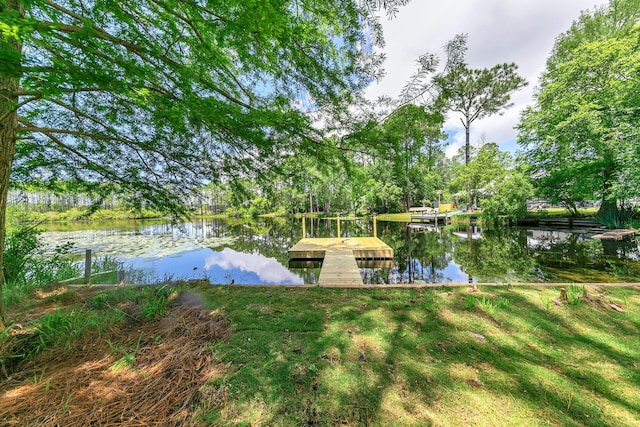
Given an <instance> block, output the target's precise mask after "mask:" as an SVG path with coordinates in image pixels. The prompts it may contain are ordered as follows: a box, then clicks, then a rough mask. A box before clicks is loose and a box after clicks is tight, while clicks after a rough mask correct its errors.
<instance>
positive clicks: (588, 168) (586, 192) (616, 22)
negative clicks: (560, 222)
mask: <svg viewBox="0 0 640 427" xmlns="http://www.w3.org/2000/svg"><path fill="white" fill-rule="evenodd" d="M639 18H640V3H639V2H638V0H621V1H617V0H616V1H611V2H610V3H609V4H608V5H606V6H602V7H600V8H597V9H594V10H593V11H589V12H586V13H584V14H582V15H581V16H580V18H579V19H578V20H577V21H575V22H574V23H573V25H572V27H571V28H570V29H569V30H568V31H567V32H566V33H564V34H562V35H561V36H560V37H558V39H557V41H556V44H555V47H554V50H553V52H552V54H551V57H550V58H549V60H548V62H547V69H546V70H545V72H544V73H543V74H542V76H541V77H540V86H539V89H538V91H537V93H536V104H535V105H534V106H533V107H530V108H527V109H525V110H524V112H523V114H522V120H521V123H520V125H519V126H518V129H519V141H520V143H521V144H522V145H523V146H524V147H525V148H526V156H525V157H526V161H527V163H529V165H530V167H531V169H530V173H531V176H532V178H533V179H534V183H535V185H536V187H537V189H538V192H539V194H540V196H541V197H544V198H547V199H549V200H550V201H552V202H560V203H564V204H565V205H567V207H568V208H570V209H571V210H573V211H575V202H577V201H582V200H601V201H602V206H603V207H605V206H616V205H618V204H623V205H624V204H627V203H628V202H629V201H630V200H633V199H635V198H637V197H638V195H639V194H640V193H639V192H638V188H640V185H638V183H640V180H638V178H639V177H640V169H639V167H638V162H637V159H638V157H639V155H640V151H639V149H638V147H639V144H638V141H639V139H638V138H639V136H640V134H639V133H638V129H639V128H640V115H638V114H637V112H638V108H640V97H639V96H638V93H640V79H638V75H639V74H640V55H639V52H640V43H639V37H640V32H639V30H638V28H637V26H636V23H637V21H638V19H639Z"/></svg>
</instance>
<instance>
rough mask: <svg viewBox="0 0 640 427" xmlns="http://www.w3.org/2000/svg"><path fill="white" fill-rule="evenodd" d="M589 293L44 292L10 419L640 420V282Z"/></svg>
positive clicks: (1, 358) (25, 340)
mask: <svg viewBox="0 0 640 427" xmlns="http://www.w3.org/2000/svg"><path fill="white" fill-rule="evenodd" d="M583 290H584V289H583V288H582V287H572V286H568V287H567V291H568V295H567V299H566V300H561V299H559V298H558V297H559V295H560V291H559V289H558V288H542V287H516V288H507V287H500V288H491V287H481V289H480V291H479V292H476V293H470V292H469V291H468V290H467V289H465V288H438V289H326V288H297V289H296V288H280V287H241V286H210V285H204V284H200V285H198V284H193V283H190V284H182V285H181V286H178V287H115V288H110V289H100V288H95V287H88V288H73V289H69V288H64V287H60V288H55V289H50V290H48V291H47V292H37V293H36V294H34V295H33V296H32V298H31V300H30V301H27V302H24V303H23V305H22V306H18V305H13V306H10V307H9V316H10V317H11V318H13V319H15V322H16V323H15V324H13V325H11V324H10V325H9V327H8V328H7V329H6V330H4V331H2V330H0V365H2V369H0V379H1V380H0V424H2V425H65V426H75V425H89V424H91V425H94V424H95V425H107V424H108V425H119V424H121V423H122V422H123V420H130V421H131V423H133V421H134V420H135V421H136V424H135V425H213V426H274V427H275V426H302V425H308V426H344V425H347V426H469V425H482V426H540V425H552V426H640V399H638V396H640V288H606V289H595V288H587V291H588V292H587V297H586V298H585V297H583V296H582V295H583ZM556 299H557V301H556ZM612 303H613V304H614V305H613V306H612ZM612 307H613V308H615V309H616V310H614V309H613V308H612ZM618 310H620V311H618ZM25 354H27V356H26V357H25ZM42 420H47V422H48V424H41V422H42ZM132 425H133V424H132Z"/></svg>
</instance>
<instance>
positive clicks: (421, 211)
mask: <svg viewBox="0 0 640 427" xmlns="http://www.w3.org/2000/svg"><path fill="white" fill-rule="evenodd" d="M409 212H410V213H411V222H416V221H418V222H420V223H422V222H425V221H427V222H433V223H434V224H437V223H439V222H443V223H445V224H447V223H448V222H449V220H450V219H451V217H452V216H454V215H457V214H459V213H462V211H452V212H443V213H440V212H439V210H438V209H433V208H410V209H409Z"/></svg>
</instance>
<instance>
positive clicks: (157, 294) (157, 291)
mask: <svg viewBox="0 0 640 427" xmlns="http://www.w3.org/2000/svg"><path fill="white" fill-rule="evenodd" d="M172 292H173V290H172V289H170V288H168V287H166V286H157V287H154V286H147V287H145V288H144V290H143V292H142V299H143V303H142V307H141V309H140V311H141V312H142V315H143V316H144V317H145V318H147V319H157V318H159V317H162V316H164V314H165V313H166V310H167V306H168V305H169V303H170V302H171V301H170V299H169V297H170V295H171V293H172Z"/></svg>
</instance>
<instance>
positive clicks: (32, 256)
mask: <svg viewBox="0 0 640 427" xmlns="http://www.w3.org/2000/svg"><path fill="white" fill-rule="evenodd" d="M39 234H40V230H39V229H38V228H37V227H36V226H32V225H24V224H22V225H19V226H17V227H13V230H12V232H11V233H10V234H8V235H7V236H6V238H5V246H4V247H5V248H6V249H5V252H4V266H3V274H4V277H5V280H6V283H7V285H8V286H7V290H6V292H5V293H4V294H3V298H4V303H5V304H7V305H11V304H15V303H17V302H18V301H20V300H21V299H23V298H24V297H25V296H26V295H28V294H29V293H30V292H31V291H32V290H33V289H35V288H37V287H40V286H43V285H47V284H50V283H53V282H55V281H58V280H64V279H68V278H71V277H74V276H78V275H80V267H79V266H77V265H76V264H75V263H74V262H73V260H72V259H71V258H70V257H69V252H70V251H71V248H72V245H70V244H65V245H60V246H56V247H55V248H54V250H53V252H52V253H48V254H46V253H44V251H43V248H42V245H41V244H40V243H39V242H38V235H39Z"/></svg>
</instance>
